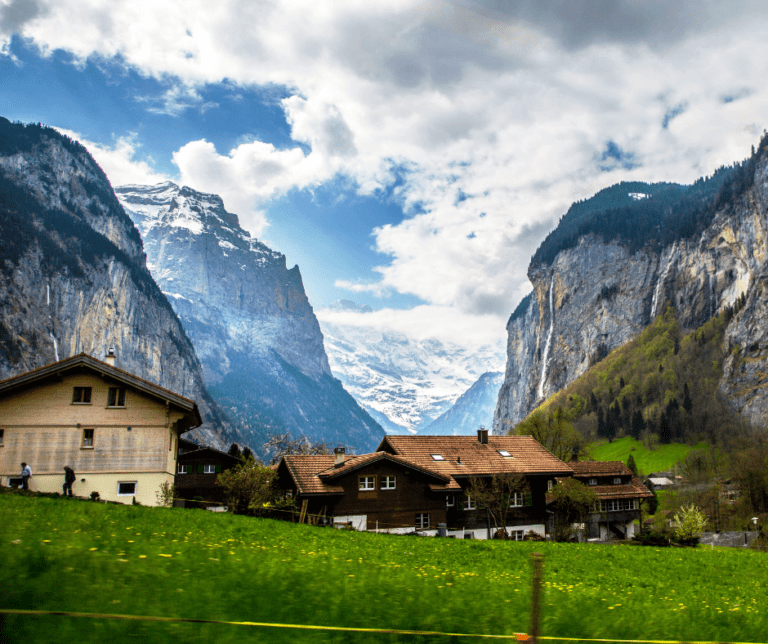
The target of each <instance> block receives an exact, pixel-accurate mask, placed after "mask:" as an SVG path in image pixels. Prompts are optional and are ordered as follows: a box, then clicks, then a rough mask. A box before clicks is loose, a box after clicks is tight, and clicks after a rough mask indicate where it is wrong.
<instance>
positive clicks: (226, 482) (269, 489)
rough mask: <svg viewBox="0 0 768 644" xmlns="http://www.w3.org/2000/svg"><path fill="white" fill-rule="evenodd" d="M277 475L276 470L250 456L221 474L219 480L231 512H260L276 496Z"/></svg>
mask: <svg viewBox="0 0 768 644" xmlns="http://www.w3.org/2000/svg"><path fill="white" fill-rule="evenodd" d="M276 476H277V472H276V471H275V470H273V469H272V468H270V467H266V466H265V465H262V464H261V463H258V462H257V461H255V460H253V459H252V458H249V459H248V460H247V461H246V462H245V463H241V464H240V465H236V466H235V467H233V468H232V469H229V470H226V471H224V472H222V473H221V474H219V476H218V478H217V481H218V483H219V485H221V487H222V488H223V489H224V498H225V499H226V500H227V505H228V506H229V511H230V512H233V513H235V514H249V513H253V514H258V513H260V512H261V511H263V510H264V509H265V508H266V507H267V506H268V504H269V503H271V502H272V501H273V500H274V498H275V490H274V487H273V482H274V480H275V477H276Z"/></svg>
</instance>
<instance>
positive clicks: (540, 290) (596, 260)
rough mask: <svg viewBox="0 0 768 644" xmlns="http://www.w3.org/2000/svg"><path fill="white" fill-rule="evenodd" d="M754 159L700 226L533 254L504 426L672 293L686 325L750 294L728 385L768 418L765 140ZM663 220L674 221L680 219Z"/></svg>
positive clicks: (505, 390) (502, 410) (587, 239)
mask: <svg viewBox="0 0 768 644" xmlns="http://www.w3.org/2000/svg"><path fill="white" fill-rule="evenodd" d="M763 143H765V140H764V142H763ZM751 163H752V165H749V169H750V173H751V172H752V170H753V169H754V174H753V175H752V174H750V176H749V181H748V187H747V188H746V189H743V190H736V188H731V187H729V185H726V188H727V190H722V189H721V190H720V194H719V195H718V196H717V198H715V197H714V196H709V197H707V196H706V195H705V196H704V197H701V202H702V204H709V205H707V206H706V207H711V208H712V215H711V217H710V218H709V219H707V223H706V227H704V229H703V230H701V231H697V232H696V234H691V235H688V236H686V237H681V238H679V239H675V240H673V241H671V242H669V243H664V244H652V243H648V244H645V245H642V246H636V247H634V248H632V246H631V244H628V243H627V242H626V241H625V240H623V239H621V238H617V239H614V240H613V241H606V240H605V239H604V236H603V237H599V236H598V235H596V234H593V233H587V234H584V235H581V236H579V237H578V239H577V240H576V241H575V242H574V243H571V244H568V245H567V247H564V248H563V249H561V250H559V251H558V252H557V253H556V254H555V255H554V258H553V259H551V261H547V262H543V261H538V262H537V261H535V260H534V261H533V262H532V263H531V266H530V267H529V273H528V275H529V278H530V280H531V282H532V284H533V292H532V293H531V295H529V296H528V298H526V300H524V301H523V302H522V303H521V306H520V307H518V310H517V311H516V312H515V313H514V314H513V315H512V317H511V318H510V321H509V323H508V331H509V343H508V348H507V369H506V373H505V381H504V384H503V385H502V389H501V393H500V395H499V401H498V404H497V408H496V414H495V417H494V432H496V433H504V432H506V431H508V430H509V429H510V428H511V427H513V426H514V425H515V424H516V423H517V422H519V421H520V420H521V419H523V418H525V416H527V415H528V413H530V411H531V410H532V409H534V408H535V406H536V405H538V404H539V403H541V402H542V401H543V400H545V399H546V398H547V397H548V396H550V395H551V394H553V393H555V392H557V391H559V390H560V389H562V388H563V387H565V386H566V385H567V384H569V383H570V382H572V381H573V380H574V379H575V378H577V377H578V376H580V375H581V374H582V373H584V372H585V371H586V370H587V369H588V368H589V366H590V363H591V362H593V361H595V360H598V359H600V358H602V357H603V356H604V355H605V354H606V353H607V352H608V351H611V350H612V349H614V348H616V347H618V346H620V345H622V344H624V343H626V342H627V341H629V340H630V339H632V338H634V337H636V336H637V335H638V334H639V333H640V331H642V329H644V328H645V327H646V326H647V325H648V324H649V323H650V321H651V320H652V319H653V318H654V317H655V316H656V315H657V314H658V313H659V312H660V311H661V310H662V308H663V306H664V304H665V302H671V303H672V304H673V306H674V307H675V310H676V314H677V317H678V320H679V322H680V326H681V329H682V330H683V331H684V332H689V331H692V330H694V329H695V328H697V327H698V326H700V325H701V324H703V323H704V322H706V320H708V319H709V318H710V317H712V316H713V315H714V314H716V313H717V312H718V311H720V310H721V309H722V308H723V307H725V306H729V305H733V304H734V302H735V301H736V300H737V298H739V297H740V296H741V295H742V294H744V293H746V296H747V306H746V307H745V308H744V309H743V310H742V311H741V312H740V313H739V314H738V315H737V316H736V317H735V318H734V320H733V321H732V322H731V324H730V326H729V328H728V332H727V337H726V342H727V343H728V345H729V346H733V345H736V344H738V345H740V346H741V347H742V348H743V352H742V353H741V354H740V357H739V359H736V358H734V357H732V358H729V359H728V360H727V361H726V364H725V372H724V376H723V381H722V383H721V388H720V390H721V392H722V393H723V394H724V395H725V396H726V397H727V398H728V399H729V400H731V402H732V404H733V406H734V407H735V408H736V409H738V410H740V411H742V412H743V413H744V414H745V415H746V416H747V417H748V418H749V419H750V420H753V421H757V420H758V419H761V418H764V416H765V414H766V411H768V398H767V397H766V396H768V391H765V392H763V386H762V384H763V383H762V376H761V374H764V373H765V367H766V365H765V364H764V363H765V361H766V359H768V356H766V357H763V354H764V353H768V334H766V332H765V331H764V329H763V327H764V324H763V321H764V320H765V317H761V316H764V314H765V313H766V312H767V311H766V310H765V306H766V305H765V297H764V295H763V288H764V285H765V280H766V276H767V272H768V268H767V263H766V235H767V234H768V222H767V221H766V207H767V206H768V198H767V195H768V187H767V186H768V183H767V182H768V152H767V151H766V150H765V149H763V150H759V151H758V153H757V154H756V155H755V156H753V158H752V160H751ZM745 167H746V165H745ZM752 180H754V185H752ZM670 185H671V184H670ZM678 188H679V187H677V186H676V187H675V189H678ZM734 193H735V194H734ZM723 194H726V195H728V194H732V196H731V197H730V198H723ZM707 199H709V200H710V201H707ZM713 203H714V204H716V206H712V205H711V204H713ZM702 208H704V206H702ZM667 211H668V212H674V208H672V207H669V208H666V210H665V212H667ZM617 213H618V214H617V216H621V214H622V213H621V212H620V211H617ZM624 214H626V213H624ZM561 225H562V224H561ZM664 225H665V226H668V227H673V226H674V220H672V221H669V220H667V221H665V222H664Z"/></svg>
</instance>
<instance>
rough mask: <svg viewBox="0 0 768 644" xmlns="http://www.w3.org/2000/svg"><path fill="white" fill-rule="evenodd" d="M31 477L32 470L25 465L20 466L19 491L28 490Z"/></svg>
mask: <svg viewBox="0 0 768 644" xmlns="http://www.w3.org/2000/svg"><path fill="white" fill-rule="evenodd" d="M31 476H32V468H31V467H30V466H29V465H27V464H26V463H22V464H21V489H22V490H28V489H29V479H30V477H31Z"/></svg>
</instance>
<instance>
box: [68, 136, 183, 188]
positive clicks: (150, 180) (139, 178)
mask: <svg viewBox="0 0 768 644" xmlns="http://www.w3.org/2000/svg"><path fill="white" fill-rule="evenodd" d="M57 130H58V131H59V132H61V133H62V134H66V135H67V136H68V137H70V138H71V139H75V140H76V141H79V142H80V143H82V144H83V145H84V146H85V147H86V148H87V150H88V151H89V152H90V153H91V156H93V158H94V159H96V163H98V164H99V165H100V166H101V169H102V170H104V172H105V173H106V175H107V177H109V180H110V183H111V184H112V185H113V186H121V185H125V184H128V183H138V184H148V185H152V184H155V183H161V182H163V181H168V180H170V177H168V176H167V175H165V174H163V173H161V172H157V171H155V170H154V169H153V168H152V166H151V165H150V164H149V163H148V162H147V161H145V160H143V159H139V158H137V154H138V151H139V145H138V143H137V141H136V136H135V135H129V136H124V137H120V138H118V139H117V140H116V141H115V143H114V145H113V146H112V147H110V146H105V145H100V144H98V143H94V142H93V141H89V140H88V139H85V138H83V137H82V136H81V135H80V134H78V133H77V132H73V131H71V130H66V129H64V128H57Z"/></svg>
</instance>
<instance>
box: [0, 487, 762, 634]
mask: <svg viewBox="0 0 768 644" xmlns="http://www.w3.org/2000/svg"><path fill="white" fill-rule="evenodd" d="M0 518H1V519H2V520H1V521H0V544H1V545H0V558H1V562H0V587H1V588H2V589H3V591H2V593H0V607H1V608H3V609H29V610H39V611H65V612H79V613H99V614H120V615H141V616H159V617H178V618H186V619H199V620H220V621H229V622H246V621H247V622H265V623H278V624H303V625H326V626H334V627H354V628H373V629H384V630H386V629H405V630H420V631H424V630H427V631H440V632H449V633H466V634H495V635H512V634H514V633H516V632H529V629H530V617H529V615H530V609H531V586H530V581H531V563H530V562H531V553H533V552H540V553H542V554H543V558H544V585H543V592H542V626H541V634H542V635H544V636H547V637H558V636H559V637H568V638H579V637H582V638H616V639H657V640H684V641H691V640H697V641H702V640H707V641H730V642H735V641H738V642H765V641H766V640H765V634H766V632H768V592H767V591H768V589H767V588H766V581H767V580H768V557H767V556H766V555H765V554H761V553H758V552H753V551H743V550H729V549H709V548H699V549H683V548H658V549H656V548H643V547H633V546H602V545H571V544H553V543H528V542H525V543H517V542H482V541H462V540H456V539H436V538H426V537H415V536H389V535H376V534H360V533H354V532H345V531H338V530H332V529H329V528H318V527H311V526H306V525H292V524H289V523H285V522H279V521H274V520H269V519H254V518H248V517H241V516H232V515H225V514H213V513H209V512H204V511H200V510H191V511H190V510H181V509H155V508H144V507H133V506H119V505H105V504H97V503H92V502H90V501H83V500H67V499H59V498H36V497H31V496H22V495H20V494H13V493H4V494H0ZM0 626H1V628H2V632H0V641H4V642H5V641H9V642H24V643H25V644H26V643H34V642H54V641H56V642H60V641H76V642H78V643H81V642H83V643H85V642H107V643H109V644H112V643H117V642H133V641H141V642H142V644H147V643H150V642H163V643H167V642H185V643H186V642H217V643H218V642H355V643H357V642H406V641H407V642H479V641H484V640H480V639H477V638H470V637H451V636H440V635H430V636H420V635H419V636H417V635H398V634H392V633H361V632H344V631H337V632H333V631H325V632H318V631H311V630H297V629H289V630H286V629H279V628H264V627H255V626H238V625H225V624H203V623H164V622H151V621H120V620H110V619H105V618H103V617H102V618H97V619H92V618H85V617H73V616H58V615H56V616H53V615H49V616H28V615H23V616H19V615H5V616H4V618H3V619H2V621H0Z"/></svg>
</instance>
